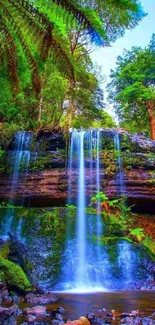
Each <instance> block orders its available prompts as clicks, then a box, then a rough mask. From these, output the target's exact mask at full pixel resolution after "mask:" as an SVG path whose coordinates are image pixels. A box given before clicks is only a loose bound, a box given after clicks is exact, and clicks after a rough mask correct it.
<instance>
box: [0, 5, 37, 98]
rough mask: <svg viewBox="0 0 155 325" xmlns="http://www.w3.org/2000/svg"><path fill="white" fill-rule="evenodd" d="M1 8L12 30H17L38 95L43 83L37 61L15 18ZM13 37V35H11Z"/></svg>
mask: <svg viewBox="0 0 155 325" xmlns="http://www.w3.org/2000/svg"><path fill="white" fill-rule="evenodd" d="M0 7H1V8H2V9H3V11H4V12H5V15H6V17H7V18H8V20H9V22H10V24H11V26H12V28H13V29H14V30H15V33H16V35H17V38H18V39H19V41H20V43H21V45H22V48H23V50H24V53H25V55H26V57H27V60H28V63H29V66H30V68H31V74H32V85H33V89H34V91H35V93H36V94H37V95H38V94H39V93H40V90H41V81H40V76H39V69H38V65H37V62H36V60H35V59H34V57H33V55H32V54H31V51H30V48H29V46H28V45H27V43H26V41H25V39H24V37H23V34H22V31H21V29H20V28H18V25H17V24H16V23H15V21H14V19H13V17H12V16H11V14H10V12H9V11H8V10H7V9H6V8H5V6H4V5H3V4H2V3H0ZM10 35H11V33H10Z"/></svg>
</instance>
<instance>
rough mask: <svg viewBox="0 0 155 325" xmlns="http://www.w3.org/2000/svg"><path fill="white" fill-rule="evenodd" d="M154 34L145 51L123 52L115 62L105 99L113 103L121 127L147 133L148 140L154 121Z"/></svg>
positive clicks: (135, 49)
mask: <svg viewBox="0 0 155 325" xmlns="http://www.w3.org/2000/svg"><path fill="white" fill-rule="evenodd" d="M154 40H155V35H153V37H152V40H151V42H150V44H149V46H148V47H147V48H145V49H141V48H138V47H135V48H133V49H132V50H131V51H124V54H123V56H122V57H118V59H117V67H116V69H115V70H114V71H112V72H111V79H112V81H111V83H110V84H109V85H108V89H109V100H110V102H112V103H113V104H114V107H115V109H116V112H117V114H118V115H119V117H120V121H121V122H122V124H121V125H122V126H123V127H125V128H127V129H128V130H130V131H133V132H136V131H137V132H139V131H146V132H148V131H149V129H150V127H149V124H150V123H149V119H150V122H151V133H152V137H154V136H153V133H154V119H155V87H154V85H155V47H154Z"/></svg>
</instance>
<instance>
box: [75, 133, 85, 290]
mask: <svg viewBox="0 0 155 325" xmlns="http://www.w3.org/2000/svg"><path fill="white" fill-rule="evenodd" d="M84 135H85V132H84V131H81V132H78V133H77V137H78V138H77V141H78V148H79V150H78V152H79V167H78V170H79V182H78V202H77V203H78V209H77V242H78V250H77V256H78V265H77V279H76V280H77V284H78V285H79V286H83V285H84V284H85V269H86V213H85V209H86V197H85V196H86V193H85V161H84Z"/></svg>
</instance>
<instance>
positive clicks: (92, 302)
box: [18, 291, 155, 324]
mask: <svg viewBox="0 0 155 325" xmlns="http://www.w3.org/2000/svg"><path fill="white" fill-rule="evenodd" d="M54 294H55V292H54ZM58 297H59V299H58V301H57V302H55V303H52V304H50V305H46V307H47V312H48V313H51V312H52V310H53V309H56V308H59V307H63V308H65V313H64V317H65V318H66V319H70V320H75V319H78V318H79V317H81V316H82V315H83V316H85V315H86V314H87V313H89V312H93V313H94V314H95V316H98V317H102V316H103V317H104V315H105V313H106V314H108V312H110V311H111V310H112V309H113V310H116V312H118V313H124V312H125V313H129V312H131V311H132V310H139V311H140V313H142V314H141V317H147V316H150V315H151V314H153V312H154V311H155V292H154V291H151V292H150V291H143V292H140V291H116V292H93V293H59V294H58ZM27 306H28V304H20V308H22V309H23V308H25V307H27ZM102 309H106V312H105V313H104V312H103V311H102ZM20 323H21V322H20V319H19V321H18V324H20ZM118 323H120V322H117V321H115V322H114V321H113V324H118Z"/></svg>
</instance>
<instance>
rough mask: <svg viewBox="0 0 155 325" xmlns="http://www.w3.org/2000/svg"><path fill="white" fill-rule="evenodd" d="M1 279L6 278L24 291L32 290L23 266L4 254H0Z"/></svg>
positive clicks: (11, 284) (12, 284) (9, 282)
mask: <svg viewBox="0 0 155 325" xmlns="http://www.w3.org/2000/svg"><path fill="white" fill-rule="evenodd" d="M0 280H2V281H4V280H5V281H7V283H8V284H9V285H10V286H13V287H17V288H19V289H21V290H24V291H30V290H31V288H32V287H31V284H30V282H29V280H28V279H27V277H26V275H25V273H24V272H23V270H22V269H21V267H20V266H18V265H16V264H15V263H13V262H10V261H9V260H7V259H5V258H3V257H2V256H0Z"/></svg>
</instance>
